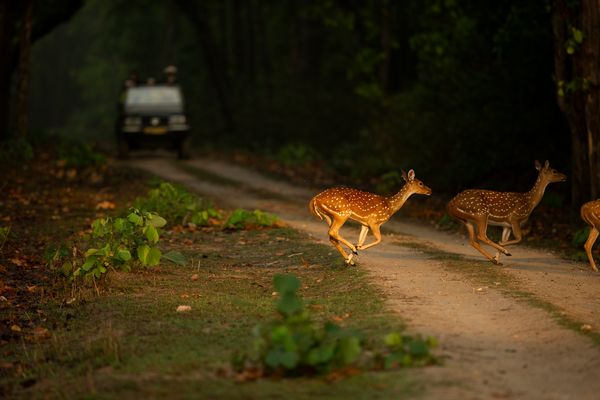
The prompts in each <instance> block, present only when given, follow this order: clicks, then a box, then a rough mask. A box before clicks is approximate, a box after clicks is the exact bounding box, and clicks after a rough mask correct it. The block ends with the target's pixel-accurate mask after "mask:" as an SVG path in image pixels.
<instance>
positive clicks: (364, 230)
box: [356, 225, 369, 248]
mask: <svg viewBox="0 0 600 400" xmlns="http://www.w3.org/2000/svg"><path fill="white" fill-rule="evenodd" d="M368 233H369V227H368V226H366V225H362V226H361V227H360V235H358V245H357V246H356V248H359V247H360V246H362V245H363V244H364V243H365V239H366V238H367V234H368Z"/></svg>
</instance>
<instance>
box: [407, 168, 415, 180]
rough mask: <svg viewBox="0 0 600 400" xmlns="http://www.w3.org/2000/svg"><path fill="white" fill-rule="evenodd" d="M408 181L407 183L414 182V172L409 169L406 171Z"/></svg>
mask: <svg viewBox="0 0 600 400" xmlns="http://www.w3.org/2000/svg"><path fill="white" fill-rule="evenodd" d="M408 180H409V181H414V180H415V170H413V169H411V170H410V171H408Z"/></svg>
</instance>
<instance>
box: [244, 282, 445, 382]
mask: <svg viewBox="0 0 600 400" xmlns="http://www.w3.org/2000/svg"><path fill="white" fill-rule="evenodd" d="M274 286H275V290H277V292H278V294H279V299H278V301H277V304H276V310H277V312H278V313H279V318H278V319H275V320H273V321H270V322H268V323H266V324H262V325H257V326H256V327H255V328H254V329H253V335H254V341H253V344H252V347H251V350H250V352H248V353H246V354H243V355H241V356H238V357H235V358H234V367H235V368H237V369H238V370H244V369H252V370H256V369H258V370H260V374H261V375H264V374H266V375H269V374H278V375H287V376H295V375H311V374H321V373H328V372H331V371H333V370H337V369H340V368H344V367H347V366H351V365H355V366H358V367H361V368H366V367H370V368H377V369H390V368H398V367H407V366H422V365H429V364H433V363H435V362H436V359H435V357H434V356H433V355H432V354H431V352H430V350H431V348H433V347H435V346H436V345H437V341H436V340H435V339H434V338H423V337H421V336H420V335H416V336H410V335H403V334H401V333H399V332H391V333H389V334H387V335H386V336H385V337H384V341H383V347H382V346H381V345H379V348H375V349H374V350H372V349H371V351H365V350H366V349H367V348H368V347H369V343H368V342H367V341H366V340H365V339H364V338H363V335H362V334H360V333H359V332H357V331H354V330H349V329H346V328H342V327H340V326H339V325H336V324H334V323H332V322H325V323H323V324H321V323H318V322H316V321H315V320H313V319H312V317H311V315H310V313H309V311H308V310H307V309H306V308H305V307H304V304H303V301H302V299H301V298H300V296H298V293H297V291H298V289H299V288H300V281H299V280H298V278H296V277H295V276H294V275H276V276H275V278H274Z"/></svg>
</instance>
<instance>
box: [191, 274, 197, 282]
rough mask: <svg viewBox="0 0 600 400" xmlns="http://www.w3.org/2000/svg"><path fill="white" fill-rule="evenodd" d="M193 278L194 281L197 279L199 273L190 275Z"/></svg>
mask: <svg viewBox="0 0 600 400" xmlns="http://www.w3.org/2000/svg"><path fill="white" fill-rule="evenodd" d="M190 279H191V280H193V281H197V280H198V274H194V275H192V276H191V277H190Z"/></svg>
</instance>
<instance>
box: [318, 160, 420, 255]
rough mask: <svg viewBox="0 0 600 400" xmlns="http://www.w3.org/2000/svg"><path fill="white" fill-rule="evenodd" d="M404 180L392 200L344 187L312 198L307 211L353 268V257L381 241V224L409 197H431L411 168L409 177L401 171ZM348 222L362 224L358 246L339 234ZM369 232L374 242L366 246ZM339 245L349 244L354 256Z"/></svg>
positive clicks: (328, 190)
mask: <svg viewBox="0 0 600 400" xmlns="http://www.w3.org/2000/svg"><path fill="white" fill-rule="evenodd" d="M402 178H404V180H405V181H406V183H405V184H404V186H402V188H401V189H400V191H399V192H398V193H396V194H395V195H393V196H390V197H385V196H379V195H377V194H374V193H368V192H363V191H361V190H357V189H351V188H344V187H341V188H332V189H327V190H325V191H324V192H321V193H319V194H318V195H316V196H315V197H313V198H312V199H311V201H310V203H309V205H308V208H309V209H310V211H311V212H312V213H313V214H314V215H315V216H317V217H318V218H319V219H321V220H323V219H324V220H325V221H326V222H327V224H328V225H329V240H330V241H331V243H333V245H334V246H335V247H336V248H337V249H338V251H339V252H340V254H341V255H342V257H344V260H345V261H346V264H349V265H354V261H352V257H353V256H354V255H355V254H358V250H366V249H368V248H369V247H373V246H375V245H376V244H378V243H379V242H381V232H380V227H381V225H383V224H384V223H385V222H387V221H388V220H389V219H390V217H391V216H392V215H394V213H396V212H397V211H398V210H399V209H400V208H402V206H403V205H404V203H405V202H406V200H408V198H409V197H410V196H412V195H413V194H417V193H418V194H425V195H430V194H431V189H430V188H428V187H427V186H425V185H424V184H423V182H421V181H420V180H418V179H416V178H415V171H413V170H412V169H411V170H410V171H408V174H407V173H406V172H404V171H402ZM348 219H352V220H354V221H357V222H359V223H360V224H361V225H362V226H361V231H360V234H359V236H358V243H357V244H356V245H353V244H352V243H350V242H349V241H347V240H346V239H344V238H343V237H342V236H341V235H340V233H339V231H340V228H341V227H342V225H344V223H345V222H346V221H347V220H348ZM369 229H371V232H372V233H373V236H374V237H375V240H374V241H373V242H372V243H369V244H366V245H363V244H364V242H365V239H366V238H367V234H368V233H369ZM340 243H341V244H344V245H346V246H347V247H348V248H349V249H350V250H351V251H352V253H351V254H349V255H348V254H347V253H346V252H345V251H344V249H343V248H342V246H341V244H340Z"/></svg>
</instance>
